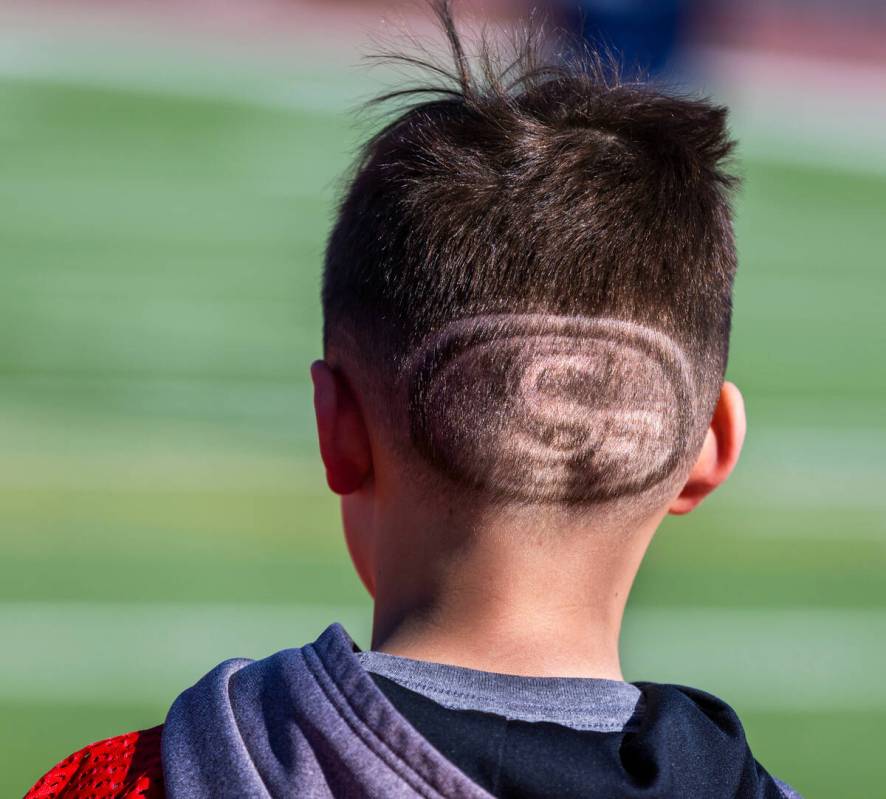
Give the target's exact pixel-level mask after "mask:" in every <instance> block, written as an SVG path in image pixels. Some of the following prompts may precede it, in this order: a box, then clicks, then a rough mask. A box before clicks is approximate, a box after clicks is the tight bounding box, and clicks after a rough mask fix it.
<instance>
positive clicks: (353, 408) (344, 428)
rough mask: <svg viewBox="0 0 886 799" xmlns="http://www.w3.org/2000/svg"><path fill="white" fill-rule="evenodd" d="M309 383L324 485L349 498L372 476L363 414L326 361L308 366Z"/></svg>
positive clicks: (352, 393)
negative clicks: (348, 495) (309, 368)
mask: <svg viewBox="0 0 886 799" xmlns="http://www.w3.org/2000/svg"><path fill="white" fill-rule="evenodd" d="M311 380H312V381H313V383H314V412H315V414H316V416H317V436H318V438H319V441H320V457H321V458H322V459H323V465H324V466H325V467H326V482H327V483H328V484H329V487H330V488H331V489H332V490H333V491H334V492H335V493H336V494H341V495H346V494H352V493H354V492H355V491H357V490H358V489H359V488H360V487H361V486H362V485H363V484H364V483H365V482H366V480H367V479H369V477H370V476H371V475H372V448H371V446H370V443H369V433H368V431H367V429H366V422H365V419H364V417H363V412H362V410H361V408H360V405H359V403H358V402H357V398H356V397H355V396H354V392H353V390H352V389H351V386H350V385H349V384H348V382H347V380H346V379H345V377H344V376H343V375H342V374H341V372H339V371H337V370H336V369H333V368H332V367H331V366H330V365H329V364H328V363H326V361H315V362H314V363H313V364H311Z"/></svg>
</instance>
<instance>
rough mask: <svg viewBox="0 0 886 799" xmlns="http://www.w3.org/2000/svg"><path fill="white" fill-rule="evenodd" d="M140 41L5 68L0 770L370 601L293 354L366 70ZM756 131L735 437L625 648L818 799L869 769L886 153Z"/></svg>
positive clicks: (885, 551)
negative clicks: (738, 728) (737, 721)
mask: <svg viewBox="0 0 886 799" xmlns="http://www.w3.org/2000/svg"><path fill="white" fill-rule="evenodd" d="M142 55H144V54H143V53H142ZM133 58H134V57H133V56H132V54H131V53H127V54H126V55H125V56H124V54H122V53H119V52H118V53H108V52H104V53H103V52H100V51H98V50H94V49H90V48H81V49H80V50H79V51H77V52H76V53H74V52H73V51H72V52H66V51H64V50H63V49H61V50H60V49H55V50H53V55H52V58H51V59H50V58H44V59H43V60H40V61H39V63H37V64H36V65H34V64H31V65H30V66H27V68H17V69H9V68H7V69H4V70H2V74H0V109H2V111H0V242H2V245H0V247H2V249H0V281H2V284H0V285H2V293H0V306H2V312H0V441H2V447H0V795H2V796H16V795H20V794H22V793H23V792H24V791H25V790H26V788H27V787H28V786H29V785H30V784H31V783H32V782H33V781H34V780H35V779H36V778H37V777H38V776H39V775H40V774H41V773H43V772H44V771H45V770H46V769H47V768H48V767H49V766H50V765H52V764H53V763H54V762H56V761H57V760H59V759H61V758H62V757H64V756H66V755H67V754H68V753H70V752H71V751H73V750H75V749H78V748H80V747H81V746H83V745H84V744H86V743H88V742H90V741H92V740H96V739H99V738H103V737H107V736H110V735H114V734H118V733H122V732H125V731H128V730H131V729H137V728H140V727H145V726H152V725H154V724H157V723H160V722H161V721H162V720H163V716H164V713H165V710H166V708H167V707H168V705H169V703H170V702H171V701H172V699H173V698H174V697H175V695H176V694H177V692H178V691H180V690H181V689H183V688H184V687H186V686H187V685H189V684H190V683H191V682H193V681H194V680H195V679H196V678H198V677H199V676H200V675H202V674H203V673H204V672H205V671H207V670H208V669H209V668H210V667H211V666H213V665H214V664H215V663H216V662H217V661H218V660H221V659H224V658H226V657H232V656H261V655H263V654H267V653H270V652H272V651H275V650H277V649H280V648H283V647H286V646H296V645H300V644H302V643H304V642H305V641H307V640H310V639H313V638H314V637H315V636H316V635H317V634H318V633H319V632H320V631H321V630H322V629H323V628H324V627H325V626H326V625H327V624H328V623H329V622H331V621H333V620H341V621H343V622H344V623H345V624H346V626H347V627H348V628H349V629H350V630H351V631H352V633H353V634H354V635H355V636H356V637H357V639H358V640H359V641H362V642H364V643H365V642H366V640H367V633H368V629H369V605H368V602H367V599H366V597H365V596H364V595H363V592H362V589H361V587H360V586H359V584H358V581H357V579H356V578H355V576H354V574H353V573H352V571H351V568H350V565H349V563H348V559H347V555H346V552H345V549H344V546H343V543H342V541H341V536H340V533H339V522H338V517H337V506H336V503H335V501H334V500H333V498H332V497H331V495H329V494H328V492H327V491H326V490H325V487H324V483H323V477H322V470H321V468H320V464H319V459H318V457H317V454H316V451H315V446H314V439H313V430H312V415H311V406H310V392H309V387H308V381H307V365H308V363H309V362H310V360H311V359H312V358H314V357H316V356H317V355H318V353H319V351H320V333H319V331H320V312H319V303H318V292H319V275H320V268H321V260H322V250H323V246H324V237H325V234H326V231H327V229H328V227H329V224H330V219H331V216H332V213H333V209H334V203H335V197H336V194H337V191H338V188H339V183H338V179H339V176H340V175H341V174H342V173H343V171H344V170H345V168H346V167H347V165H348V163H349V161H350V158H351V156H352V154H353V152H354V147H355V143H356V142H357V141H358V140H359V138H360V135H361V130H365V129H366V126H367V125H369V124H370V123H369V121H366V120H364V121H363V122H361V123H357V124H354V123H353V122H352V116H350V115H349V114H348V113H347V112H348V110H349V109H351V108H353V107H354V105H355V103H356V102H357V101H358V100H359V99H360V98H361V97H365V96H366V94H367V93H368V92H369V91H371V89H372V88H373V84H372V83H371V81H370V79H369V78H368V77H367V76H366V75H364V74H362V73H354V72H353V71H349V70H347V69H346V68H344V67H339V66H336V65H335V64H333V63H332V62H330V63H329V64H328V65H324V64H323V62H322V60H321V61H320V62H318V61H317V60H316V59H310V60H309V59H305V61H304V63H303V64H302V65H301V66H299V65H298V64H295V65H293V64H291V63H290V64H288V66H287V69H286V70H285V74H284V73H282V72H281V70H279V69H278V68H276V67H275V66H274V65H273V64H271V63H268V64H266V65H265V67H261V68H259V67H257V66H256V63H257V62H251V64H252V65H251V66H250V67H249V68H248V69H247V68H245V67H244V68H240V67H236V68H235V67H233V66H232V65H231V63H230V62H229V61H228V60H227V59H226V58H224V57H222V56H221V55H217V54H216V55H210V54H207V53H203V54H202V55H200V56H199V57H197V56H192V58H190V60H189V59H184V60H182V61H181V62H180V63H179V62H175V63H173V62H172V61H170V60H169V57H168V55H163V54H160V53H158V54H156V55H155V57H154V59H153V60H151V58H147V59H146V60H144V61H143V62H139V63H135V62H134V61H133ZM115 59H117V60H115ZM296 60H297V59H296ZM123 64H125V68H123V66H120V65H123ZM736 124H737V125H738V126H739V127H740V124H741V119H740V118H739V119H737V122H736ZM751 139H752V140H754V137H753V136H752V137H751ZM759 140H760V141H762V142H764V143H765V137H763V138H762V139H759ZM776 151H777V148H776V150H773V149H772V148H769V147H766V146H763V145H762V144H761V145H760V146H758V147H755V146H754V145H752V144H749V145H748V146H747V147H745V148H744V149H743V150H742V153H741V160H740V165H741V170H742V172H743V174H744V179H745V187H744V191H743V193H742V195H741V198H740V201H739V203H738V208H737V214H738V237H739V244H740V250H741V273H740V278H739V281H738V285H737V291H736V300H735V301H736V318H735V335H734V344H733V354H732V360H731V366H730V377H731V378H732V379H733V380H735V381H736V382H738V384H739V385H740V386H741V387H742V388H743V390H744V392H745V396H746V399H747V404H748V411H749V417H750V429H749V437H748V443H747V450H746V455H745V458H744V460H743V463H742V464H741V466H740V468H739V470H738V473H737V474H736V475H735V477H734V479H733V480H732V482H731V483H730V484H729V485H728V486H727V487H725V488H724V489H723V490H722V492H721V493H720V495H719V496H717V497H714V498H712V499H711V500H710V501H709V502H708V503H706V504H705V505H704V506H703V507H702V508H701V509H700V510H699V511H698V512H697V513H695V514H693V515H692V516H690V517H688V518H686V519H680V520H674V521H669V522H668V523H667V524H666V526H665V527H664V529H663V530H662V531H661V534H660V535H659V537H658V538H657V540H656V542H655V544H654V546H653V549H652V551H651V554H650V557H649V561H648V563H647V564H646V566H645V567H644V570H643V571H642V573H641V575H640V578H639V582H638V585H637V588H636V593H635V595H634V597H633V599H632V603H631V608H630V610H629V616H628V620H627V625H626V633H625V646H624V648H625V654H624V665H625V668H626V673H627V676H628V677H629V678H633V679H657V680H673V681H679V682H685V683H690V684H695V685H697V686H698V687H702V688H706V689H708V690H711V691H714V692H716V693H719V694H721V695H722V696H723V697H724V698H726V699H727V700H729V701H731V702H732V703H733V704H734V705H735V706H736V708H737V709H738V710H739V712H740V713H741V714H742V716H743V718H744V720H745V723H746V726H747V730H748V735H749V738H750V741H751V744H752V746H753V747H754V749H755V752H756V754H757V756H758V757H759V758H760V759H761V761H762V762H763V763H764V764H765V765H766V766H767V767H768V768H769V769H770V770H771V771H773V772H774V773H776V774H778V775H779V776H781V777H782V778H784V779H786V780H788V781H789V782H791V783H792V784H794V785H795V787H797V788H798V789H799V790H800V791H802V792H803V793H804V794H806V796H807V797H828V796H829V797H841V799H846V798H847V797H871V796H874V795H880V794H881V793H882V790H883V788H882V785H883V777H884V772H883V765H882V757H881V756H880V751H881V748H882V740H883V735H882V729H883V725H884V723H886V687H884V685H883V681H882V672H883V667H884V665H886V593H884V590H883V586H884V576H883V575H884V568H886V532H884V521H886V495H884V491H883V486H884V476H886V465H884V459H883V452H884V449H886V410H884V402H883V400H884V393H886V372H884V369H883V364H884V354H886V326H884V321H883V300H884V288H886V272H884V268H883V267H884V252H886V224H884V222H886V215H884V207H886V171H884V170H882V168H879V169H873V170H863V169H862V170H860V169H855V168H845V167H844V166H841V165H840V164H841V163H843V162H842V161H841V160H840V159H838V158H834V159H832V160H829V159H828V158H827V157H821V156H818V155H817V156H816V157H814V158H808V159H805V160H804V159H795V158H781V157H779V156H778V155H777V154H776V155H773V152H776Z"/></svg>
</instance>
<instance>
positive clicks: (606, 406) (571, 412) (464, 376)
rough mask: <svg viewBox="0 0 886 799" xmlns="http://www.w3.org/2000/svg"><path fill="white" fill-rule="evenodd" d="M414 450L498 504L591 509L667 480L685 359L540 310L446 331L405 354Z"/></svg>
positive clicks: (684, 398) (606, 323) (686, 408)
mask: <svg viewBox="0 0 886 799" xmlns="http://www.w3.org/2000/svg"><path fill="white" fill-rule="evenodd" d="M409 372H410V377H409V381H410V391H409V416H410V421H411V433H412V440H413V443H414V444H415V446H416V447H417V448H418V449H420V450H421V451H422V452H424V453H425V455H426V456H427V457H428V458H429V459H430V460H431V461H432V462H433V463H435V464H436V465H437V466H438V467H439V468H440V469H441V470H443V471H445V472H447V473H448V474H450V475H451V476H452V477H453V478H455V479H456V480H460V481H465V482H467V483H470V484H472V485H473V486H475V487H477V488H481V489H484V490H486V491H489V492H491V493H493V494H495V495H497V496H500V497H512V498H515V499H522V500H535V501H541V502H566V503H576V502H582V503H584V502H592V501H595V500H603V499H617V498H621V497H624V496H628V495H633V494H638V493H641V492H644V491H646V490H648V489H649V488H651V487H653V486H655V485H657V484H658V483H660V482H661V481H662V480H664V479H665V478H667V477H669V476H670V475H671V474H672V473H673V472H674V470H675V469H676V467H677V466H678V464H680V462H681V460H682V457H683V454H684V452H685V450H686V447H687V445H688V443H689V441H688V438H689V434H690V425H691V422H692V418H693V414H692V412H691V409H692V406H693V391H692V386H691V373H690V369H689V364H688V363H687V361H686V358H685V357H684V356H683V353H682V352H681V350H680V348H679V347H677V346H676V345H675V344H674V342H673V341H671V340H670V339H668V338H667V336H664V335H662V334H661V333H658V332H656V331H654V330H650V329H648V328H645V327H643V326H641V325H637V324H633V323H631V322H625V321H622V320H619V319H583V318H580V317H562V316H551V315H544V314H526V315H513V316H508V315H498V316H484V317H474V318H471V319H465V320H459V321H457V322H453V323H452V324H449V325H447V326H446V327H444V328H443V329H442V330H441V331H439V332H438V333H436V334H435V335H433V336H431V337H430V338H429V340H428V341H427V342H426V343H425V344H424V346H422V347H420V348H419V350H418V352H417V353H416V354H415V356H413V358H412V359H411V364H410V367H409Z"/></svg>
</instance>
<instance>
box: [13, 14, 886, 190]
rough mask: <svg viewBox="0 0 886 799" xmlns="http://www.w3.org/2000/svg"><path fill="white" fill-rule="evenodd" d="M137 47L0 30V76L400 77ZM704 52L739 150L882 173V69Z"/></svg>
mask: <svg viewBox="0 0 886 799" xmlns="http://www.w3.org/2000/svg"><path fill="white" fill-rule="evenodd" d="M143 48H144V49H143V50H142V52H141V53H140V57H139V58H135V59H134V58H133V53H132V51H131V50H130V51H128V52H124V51H122V50H121V48H120V47H119V46H118V47H117V48H116V49H115V48H114V47H113V45H111V46H109V45H107V44H105V45H103V46H99V45H98V44H96V45H95V47H94V48H93V49H92V50H91V51H90V52H88V53H84V52H83V50H82V48H80V49H78V48H76V47H69V48H68V49H67V50H66V49H64V48H60V47H58V43H57V42H53V46H51V47H50V46H48V45H47V40H45V39H44V38H42V37H40V36H27V35H25V34H22V33H21V32H19V33H18V34H15V35H9V34H7V35H6V36H2V37H0V75H3V76H7V77H15V78H18V79H28V80H51V81H53V82H57V83H64V84H67V85H73V86H78V85H79V86H95V87H100V88H108V89H117V90H125V91H135V92H143V93H153V94H161V95H168V96H180V97H190V98H193V99H206V100H216V101H223V102H230V103H237V104H241V105H246V106H254V107H259V108H269V109H278V110H297V111H308V112H343V111H347V110H348V109H349V108H355V107H356V106H357V105H358V104H359V103H360V102H361V101H363V100H366V99H368V98H370V97H371V96H373V95H374V94H375V93H377V92H379V91H383V90H385V88H386V84H385V81H387V82H388V83H390V82H391V80H394V81H395V82H396V83H399V82H400V81H399V79H395V78H393V76H392V75H390V74H389V75H379V74H374V75H367V74H366V70H357V69H347V68H345V67H344V65H343V64H342V63H341V56H339V61H338V62H335V61H330V62H328V63H320V64H317V63H316V61H315V62H310V61H306V62H305V63H301V64H299V63H296V62H290V63H276V64H274V63H267V64H262V63H261V62H255V63H254V62H249V61H248V60H244V59H239V60H235V61H233V62H229V63H227V64H225V63H223V60H222V59H220V58H218V59H206V58H205V57H204V59H202V60H201V59H199V58H192V59H190V60H189V59H187V58H183V57H182V56H181V55H179V56H177V57H176V58H173V59H168V58H167V59H166V60H165V61H161V58H160V57H159V56H158V54H157V52H156V51H152V50H151V48H150V47H145V46H144V45H143ZM166 55H169V54H168V53H167V54H166ZM353 55H354V57H353V58H351V59H350V63H354V62H357V61H358V60H359V58H358V56H359V53H358V52H354V54H353ZM102 56H104V58H103V57H102ZM708 60H709V61H710V63H711V66H712V69H713V71H714V74H715V75H717V77H716V78H715V79H714V83H715V84H717V85H715V86H714V87H712V88H713V89H714V90H715V93H716V94H717V95H721V94H722V97H723V98H724V99H725V100H726V101H727V102H728V103H729V105H730V107H731V108H732V109H733V112H734V121H735V123H736V124H735V127H736V132H737V134H738V137H739V140H740V141H741V142H742V152H743V153H747V154H748V155H750V156H751V157H757V158H761V159H765V160H771V161H776V162H779V163H798V164H802V165H805V166H810V167H825V168H830V169H836V170H842V171H847V172H859V173H863V174H870V173H877V174H886V150H884V148H883V147H882V141H883V139H884V136H886V114H884V113H883V112H882V111H881V110H880V109H879V108H878V107H877V106H876V103H874V104H873V105H872V104H871V99H870V98H871V97H876V96H880V93H881V92H880V90H881V89H883V88H884V87H886V69H883V68H881V67H873V66H871V67H861V66H858V65H854V64H851V63H847V62H840V61H827V60H818V59H811V58H793V57H786V56H771V55H767V54H760V53H751V52H732V51H711V52H710V53H709V54H708ZM272 76H273V77H272ZM822 109H827V110H825V111H823V110H822Z"/></svg>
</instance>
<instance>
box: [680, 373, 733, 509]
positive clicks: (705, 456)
mask: <svg viewBox="0 0 886 799" xmlns="http://www.w3.org/2000/svg"><path fill="white" fill-rule="evenodd" d="M746 429H747V418H746V416H745V409H744V400H743V399H742V396H741V392H740V391H739V390H738V387H737V386H735V385H734V384H733V383H728V382H727V383H724V384H723V387H722V388H721V390H720V398H719V400H718V401H717V407H716V408H715V409H714V414H713V417H712V418H711V424H710V427H709V428H708V431H707V434H706V435H705V441H704V445H703V446H702V448H701V452H700V453H699V456H698V459H697V460H696V462H695V465H694V466H693V467H692V471H691V472H690V473H689V477H688V478H687V480H686V484H685V485H684V486H683V490H682V491H681V492H680V494H679V496H677V498H676V499H675V500H674V501H673V502H672V503H671V505H670V507H669V508H668V512H669V513H673V514H676V515H680V514H684V513H689V511H691V510H693V509H695V508H696V507H697V506H698V505H699V504H700V503H701V501H702V500H703V499H704V498H705V497H706V496H707V495H708V494H710V493H711V492H712V491H713V490H714V489H715V488H717V487H718V486H719V485H721V484H722V483H723V482H724V481H725V480H726V478H727V477H729V475H730V474H731V473H732V470H733V469H734V468H735V465H736V463H738V457H739V455H740V454H741V448H742V445H743V444H744V437H745V431H746Z"/></svg>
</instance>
